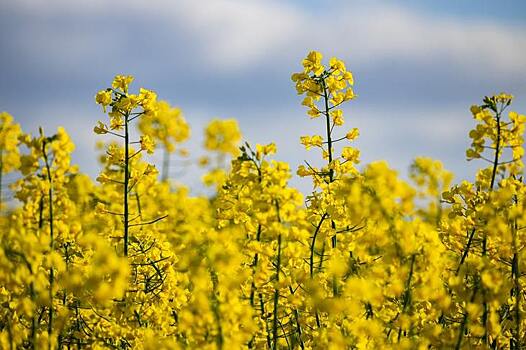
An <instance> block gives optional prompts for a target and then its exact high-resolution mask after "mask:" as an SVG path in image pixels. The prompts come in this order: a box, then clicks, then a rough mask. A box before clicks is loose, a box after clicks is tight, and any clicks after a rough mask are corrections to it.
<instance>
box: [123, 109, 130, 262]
mask: <svg viewBox="0 0 526 350" xmlns="http://www.w3.org/2000/svg"><path fill="white" fill-rule="evenodd" d="M128 118H129V113H127V114H126V116H125V121H124V190H123V193H124V256H128V229H129V227H128V220H129V218H128V216H129V212H128V186H129V181H130V134H129V130H128V128H129V121H128Z"/></svg>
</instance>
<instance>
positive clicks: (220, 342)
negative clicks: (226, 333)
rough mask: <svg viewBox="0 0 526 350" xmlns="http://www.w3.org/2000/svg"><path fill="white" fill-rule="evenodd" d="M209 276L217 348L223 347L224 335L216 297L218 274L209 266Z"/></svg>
mask: <svg viewBox="0 0 526 350" xmlns="http://www.w3.org/2000/svg"><path fill="white" fill-rule="evenodd" d="M210 278H211V280H212V295H211V298H212V311H213V314H214V320H215V322H216V326H217V337H216V345H217V348H218V349H219V350H221V349H223V345H224V337H223V327H222V325H221V313H220V311H219V299H218V298H217V285H218V282H219V279H218V276H217V274H216V273H215V271H214V270H213V269H212V267H210Z"/></svg>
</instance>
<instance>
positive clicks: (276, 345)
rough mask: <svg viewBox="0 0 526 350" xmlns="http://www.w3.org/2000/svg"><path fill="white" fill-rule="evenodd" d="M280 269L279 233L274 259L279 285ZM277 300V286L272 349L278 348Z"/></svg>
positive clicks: (276, 290) (275, 290)
mask: <svg viewBox="0 0 526 350" xmlns="http://www.w3.org/2000/svg"><path fill="white" fill-rule="evenodd" d="M280 269H281V234H279V235H278V256H277V259H276V282H277V284H278V285H279V271H280ZM278 302H279V288H278V287H277V288H276V289H274V320H273V322H272V342H273V343H272V349H273V350H276V349H277V348H278Z"/></svg>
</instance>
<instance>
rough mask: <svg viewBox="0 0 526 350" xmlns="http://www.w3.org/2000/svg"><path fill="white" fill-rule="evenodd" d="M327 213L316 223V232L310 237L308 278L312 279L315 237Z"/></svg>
mask: <svg viewBox="0 0 526 350" xmlns="http://www.w3.org/2000/svg"><path fill="white" fill-rule="evenodd" d="M327 215H328V214H327V213H324V214H323V215H322V217H321V219H320V222H319V223H318V226H316V230H315V231H314V235H313V236H312V241H311V244H310V256H309V270H310V278H312V277H314V249H315V247H316V237H317V236H318V232H320V228H321V225H322V224H323V221H325V218H326V217H327Z"/></svg>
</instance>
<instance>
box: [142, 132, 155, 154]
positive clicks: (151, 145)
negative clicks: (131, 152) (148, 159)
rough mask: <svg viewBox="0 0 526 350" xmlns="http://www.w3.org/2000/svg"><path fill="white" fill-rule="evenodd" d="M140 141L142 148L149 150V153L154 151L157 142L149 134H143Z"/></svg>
mask: <svg viewBox="0 0 526 350" xmlns="http://www.w3.org/2000/svg"><path fill="white" fill-rule="evenodd" d="M140 143H141V149H142V150H144V151H146V152H148V154H152V153H153V151H154V150H155V142H154V141H153V140H152V139H151V137H150V136H148V135H145V136H141V141H140Z"/></svg>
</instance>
